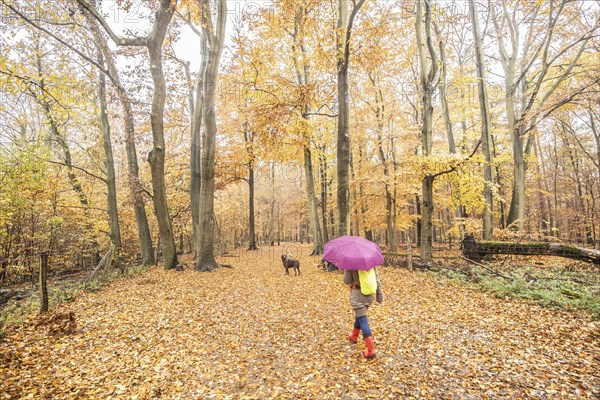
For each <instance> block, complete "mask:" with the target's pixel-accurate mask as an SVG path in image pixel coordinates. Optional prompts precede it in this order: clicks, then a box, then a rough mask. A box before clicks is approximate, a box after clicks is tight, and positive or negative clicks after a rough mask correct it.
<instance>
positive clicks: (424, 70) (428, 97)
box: [415, 0, 437, 262]
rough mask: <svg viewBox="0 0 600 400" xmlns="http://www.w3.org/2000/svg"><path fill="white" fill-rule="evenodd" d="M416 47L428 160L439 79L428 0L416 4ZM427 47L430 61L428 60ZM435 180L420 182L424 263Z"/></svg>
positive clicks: (429, 254)
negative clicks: (434, 101)
mask: <svg viewBox="0 0 600 400" xmlns="http://www.w3.org/2000/svg"><path fill="white" fill-rule="evenodd" d="M423 3H424V5H425V21H424V27H425V37H424V36H423V32H422V31H423V26H422V24H423V21H422V20H423ZM415 27H416V36H417V47H418V54H419V67H420V68H419V70H420V73H419V78H420V83H421V91H422V93H421V95H422V103H423V123H422V127H421V149H422V155H423V157H429V156H431V153H432V146H433V91H434V90H435V87H436V85H435V84H434V81H435V79H436V77H437V54H436V52H435V49H434V47H433V43H432V38H431V5H430V3H429V0H417V15H416V20H415ZM425 47H427V50H428V53H429V56H430V58H431V61H430V62H428V61H427V58H426V57H425V51H424V48H425ZM434 179H435V178H434V176H432V175H426V176H425V177H424V178H423V179H422V181H421V187H422V196H423V198H422V203H423V204H422V207H421V260H422V261H424V262H429V261H432V260H433V253H432V251H433V248H432V246H433V220H432V218H433V181H434Z"/></svg>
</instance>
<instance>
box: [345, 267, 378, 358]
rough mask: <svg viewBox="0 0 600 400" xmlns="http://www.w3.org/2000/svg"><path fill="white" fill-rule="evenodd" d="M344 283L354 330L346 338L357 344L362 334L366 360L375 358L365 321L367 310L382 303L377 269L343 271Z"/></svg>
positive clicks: (369, 332) (373, 347) (373, 346)
mask: <svg viewBox="0 0 600 400" xmlns="http://www.w3.org/2000/svg"><path fill="white" fill-rule="evenodd" d="M344 283H345V284H346V285H349V286H350V305H351V306H352V309H353V310H354V315H355V319H354V329H353V330H352V333H351V334H350V335H349V336H348V339H349V340H350V342H351V343H356V342H358V335H359V334H360V333H361V332H362V335H363V339H364V340H365V344H366V345H367V351H365V352H364V356H365V357H366V358H375V345H374V343H373V335H372V334H371V328H369V322H368V321H367V309H368V308H369V307H370V306H371V304H373V300H377V302H378V303H382V302H383V290H382V288H381V281H380V280H379V274H377V268H371V269H370V270H368V271H357V270H351V269H348V270H345V271H344Z"/></svg>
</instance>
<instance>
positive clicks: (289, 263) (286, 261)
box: [281, 255, 300, 276]
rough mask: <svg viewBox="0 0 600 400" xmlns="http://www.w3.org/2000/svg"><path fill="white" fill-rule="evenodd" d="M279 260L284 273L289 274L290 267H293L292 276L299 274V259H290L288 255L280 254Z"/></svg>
mask: <svg viewBox="0 0 600 400" xmlns="http://www.w3.org/2000/svg"><path fill="white" fill-rule="evenodd" d="M281 262H282V264H283V266H284V268H285V274H286V275H289V274H290V271H289V270H290V268H293V269H294V276H297V275H300V261H298V260H294V259H292V258H291V257H290V256H289V255H287V256H286V255H281Z"/></svg>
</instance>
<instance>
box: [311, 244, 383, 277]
mask: <svg viewBox="0 0 600 400" xmlns="http://www.w3.org/2000/svg"><path fill="white" fill-rule="evenodd" d="M323 260H325V261H329V262H330V263H332V264H333V265H335V266H336V267H338V268H339V269H356V270H362V271H368V270H370V269H371V268H373V267H375V266H377V265H380V264H383V254H381V249H380V248H379V246H377V244H375V243H373V242H371V241H369V240H367V239H365V238H363V237H361V236H341V237H339V238H337V239H333V240H330V241H329V242H327V243H325V246H324V251H323Z"/></svg>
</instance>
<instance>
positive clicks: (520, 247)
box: [462, 235, 600, 265]
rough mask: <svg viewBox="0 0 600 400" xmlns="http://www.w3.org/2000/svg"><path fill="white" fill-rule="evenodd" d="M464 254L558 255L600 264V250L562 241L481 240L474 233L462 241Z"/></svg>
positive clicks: (471, 256)
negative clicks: (566, 243) (476, 238)
mask: <svg viewBox="0 0 600 400" xmlns="http://www.w3.org/2000/svg"><path fill="white" fill-rule="evenodd" d="M462 253H463V256H464V257H466V258H469V259H471V260H474V261H481V260H482V259H483V258H484V257H485V256H486V255H488V254H491V255H495V254H514V255H521V256H557V257H565V258H571V259H574V260H581V261H586V262H590V263H594V264H597V265H600V251H598V250H593V249H585V248H583V247H575V246H570V245H565V244H561V243H547V242H537V243H520V242H516V243H514V242H483V241H482V242H479V241H476V240H475V238H474V237H473V236H472V235H467V236H465V238H464V239H463V241H462Z"/></svg>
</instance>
